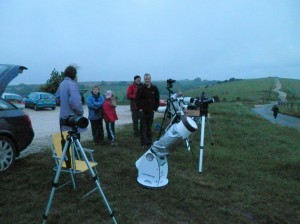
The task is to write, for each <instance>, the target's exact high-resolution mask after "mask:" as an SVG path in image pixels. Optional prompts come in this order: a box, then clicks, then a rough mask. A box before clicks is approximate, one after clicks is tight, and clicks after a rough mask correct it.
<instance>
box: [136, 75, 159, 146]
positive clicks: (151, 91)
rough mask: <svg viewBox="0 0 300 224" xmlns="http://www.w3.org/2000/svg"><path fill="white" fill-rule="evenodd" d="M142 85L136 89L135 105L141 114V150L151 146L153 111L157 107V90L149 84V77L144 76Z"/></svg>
mask: <svg viewBox="0 0 300 224" xmlns="http://www.w3.org/2000/svg"><path fill="white" fill-rule="evenodd" d="M144 82H145V83H144V84H143V85H142V86H141V87H140V88H139V89H138V92H137V98H136V105H137V108H138V110H139V111H140V112H141V146H142V148H143V149H146V148H147V147H150V146H151V145H152V124H153V118H154V111H156V110H157V109H158V106H159V91H158V88H157V87H156V86H155V85H153V84H152V83H151V75H150V74H147V73H146V74H145V75H144Z"/></svg>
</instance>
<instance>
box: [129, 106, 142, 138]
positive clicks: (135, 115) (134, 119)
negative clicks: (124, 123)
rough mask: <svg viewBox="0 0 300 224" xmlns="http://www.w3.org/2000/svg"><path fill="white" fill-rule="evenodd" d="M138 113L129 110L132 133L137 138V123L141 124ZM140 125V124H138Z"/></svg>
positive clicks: (138, 133) (138, 130)
mask: <svg viewBox="0 0 300 224" xmlns="http://www.w3.org/2000/svg"><path fill="white" fill-rule="evenodd" d="M140 113H141V112H140V111H138V110H131V117H132V124H133V133H134V136H139V135H140V130H141V129H140V128H141V127H139V123H141V115H140ZM140 125H141V124H140Z"/></svg>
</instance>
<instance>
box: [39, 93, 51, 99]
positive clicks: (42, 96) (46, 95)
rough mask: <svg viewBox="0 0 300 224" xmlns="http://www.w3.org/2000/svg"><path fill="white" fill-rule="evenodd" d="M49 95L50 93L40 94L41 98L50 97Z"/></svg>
mask: <svg viewBox="0 0 300 224" xmlns="http://www.w3.org/2000/svg"><path fill="white" fill-rule="evenodd" d="M51 98H52V97H51V95H50V94H41V99H51Z"/></svg>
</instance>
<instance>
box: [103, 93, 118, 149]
mask: <svg viewBox="0 0 300 224" xmlns="http://www.w3.org/2000/svg"><path fill="white" fill-rule="evenodd" d="M116 107H117V105H116V100H115V96H114V93H113V92H112V91H111V90H107V91H106V92H105V102H104V104H103V106H102V108H103V115H104V121H105V125H106V132H107V137H108V139H109V141H110V145H117V143H116V135H115V121H116V120H118V115H117V112H116Z"/></svg>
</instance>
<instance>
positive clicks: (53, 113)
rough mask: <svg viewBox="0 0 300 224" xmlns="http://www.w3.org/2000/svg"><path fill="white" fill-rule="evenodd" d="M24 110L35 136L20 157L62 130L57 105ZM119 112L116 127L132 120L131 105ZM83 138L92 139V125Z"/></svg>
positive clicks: (46, 144)
mask: <svg viewBox="0 0 300 224" xmlns="http://www.w3.org/2000/svg"><path fill="white" fill-rule="evenodd" d="M24 111H25V112H26V113H28V114H29V116H30V118H31V122H32V126H33V130H34V134H35V136H34V139H33V141H32V143H31V144H30V146H28V148H27V149H26V150H24V151H23V152H21V155H20V157H24V156H27V155H28V154H31V153H37V152H39V151H41V150H42V149H44V148H45V147H48V146H49V142H48V137H49V136H50V135H51V134H52V133H55V132H59V131H60V129H59V122H58V118H59V111H60V107H57V108H56V110H51V109H48V110H47V109H45V110H40V111H35V110H33V109H28V108H25V109H24ZM117 114H118V117H119V120H117V121H116V128H118V127H120V126H122V125H124V124H130V123H131V122H132V120H131V112H130V107H129V105H119V106H117ZM84 116H85V117H87V116H88V108H87V106H86V105H85V106H84ZM159 116H163V114H160V113H155V117H159ZM104 129H105V126H104ZM81 138H82V140H92V131H91V126H90V125H89V126H88V130H87V131H85V132H83V133H82V135H81Z"/></svg>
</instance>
